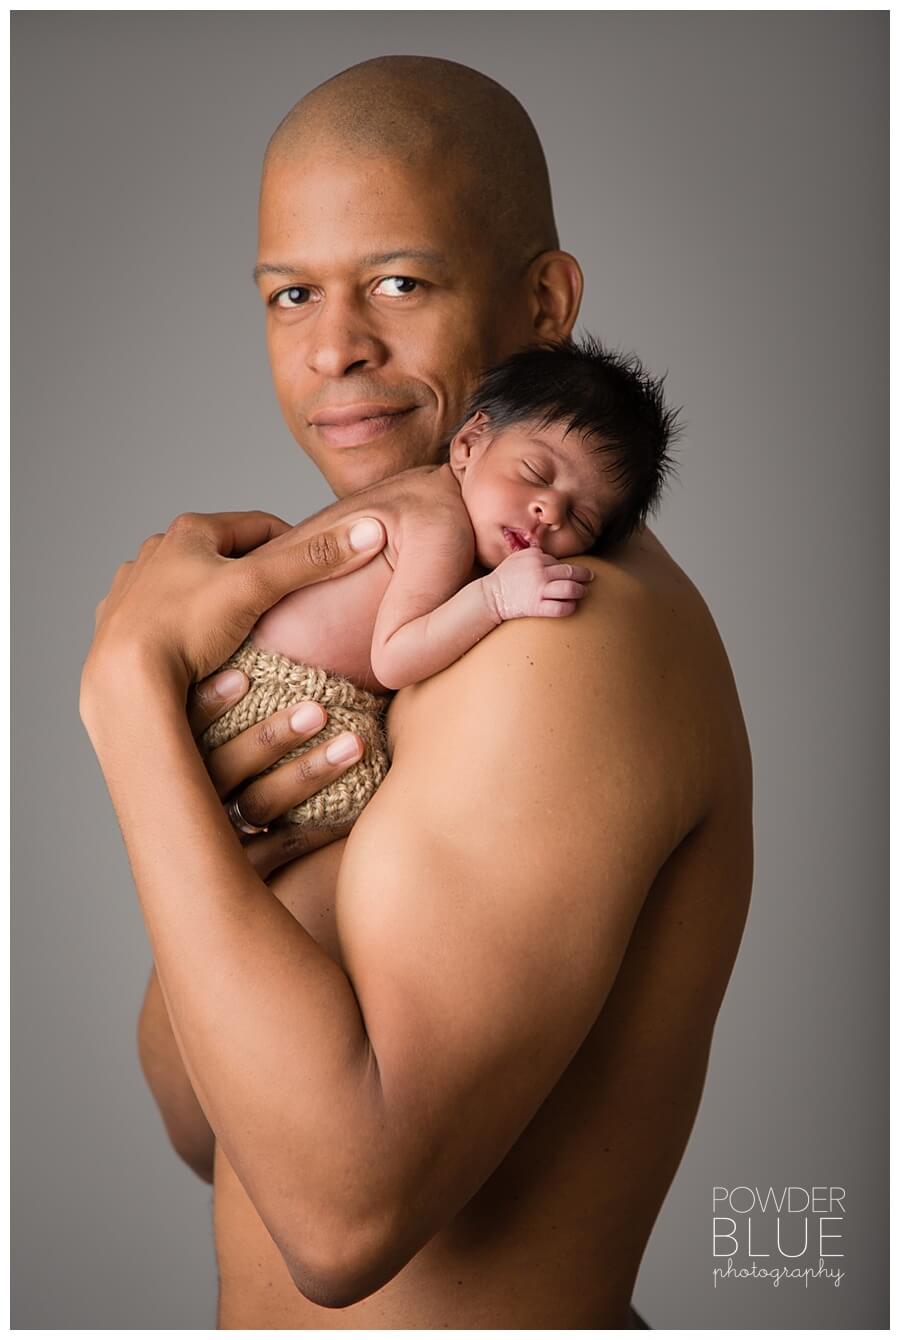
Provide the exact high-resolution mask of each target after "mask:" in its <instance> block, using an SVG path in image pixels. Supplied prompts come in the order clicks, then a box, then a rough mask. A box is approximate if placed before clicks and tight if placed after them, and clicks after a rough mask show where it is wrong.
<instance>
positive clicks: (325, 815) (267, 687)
mask: <svg viewBox="0 0 900 1340" xmlns="http://www.w3.org/2000/svg"><path fill="white" fill-rule="evenodd" d="M233 666H234V667H236V668H237V669H238V670H243V672H244V674H245V675H247V677H248V678H249V680H250V689H249V691H248V692H247V693H246V694H245V696H244V697H243V698H242V699H241V701H240V702H239V703H236V704H235V706H234V707H230V708H229V709H228V711H227V712H226V713H225V714H224V715H223V716H220V717H219V719H218V720H217V721H214V722H213V723H212V725H211V726H209V727H208V728H207V729H206V730H205V731H204V732H203V734H202V735H201V737H200V748H201V751H202V752H204V753H205V752H206V751H207V750H209V749H214V748H215V747H216V746H217V745H220V744H225V742H226V741H227V740H230V739H232V738H233V737H234V736H235V735H239V734H240V732H241V731H243V730H246V729H247V727H248V726H253V725H255V724H256V723H257V722H258V721H264V720H265V719H266V717H269V716H271V715H272V713H273V712H277V711H278V710H279V709H280V708H282V707H290V706H291V705H292V704H294V703H299V702H302V701H304V700H307V699H309V700H312V701H314V702H317V703H321V704H322V706H323V707H324V708H325V711H326V712H327V713H328V720H327V721H326V723H325V725H324V726H323V727H322V729H321V730H320V731H319V733H318V735H314V736H313V738H312V739H311V740H308V741H307V742H306V743H305V744H301V745H300V746H299V747H298V748H297V749H292V750H291V752H290V753H289V754H285V755H283V757H282V758H280V759H278V761H277V762H276V763H273V764H272V765H271V767H269V768H266V769H265V771H266V772H271V771H272V769H273V768H277V767H280V766H281V764H282V763H284V762H285V761H286V760H287V759H291V758H299V756H300V755H301V754H304V753H305V752H306V751H307V749H311V748H312V747H313V745H318V744H321V743H322V742H323V741H325V740H330V739H331V738H332V736H334V735H340V734H341V732H342V731H345V730H350V731H353V732H354V733H355V734H356V735H359V736H361V738H362V739H363V740H364V741H365V746H366V748H365V753H364V754H363V756H362V758H361V759H360V760H359V762H358V763H354V765H353V767H352V768H348V769H347V771H346V772H344V773H342V774H341V776H340V777H338V778H337V780H336V781H334V782H330V783H329V784H328V786H326V787H325V788H324V789H323V790H321V791H317V792H316V794H315V795H313V796H310V798H309V800H306V801H304V802H303V804H302V805H295V806H294V807H293V808H292V809H290V810H288V811H287V813H286V815H285V816H284V817H285V818H286V819H288V820H289V821H290V822H291V823H295V824H308V825H310V826H313V827H315V826H318V825H321V824H342V823H345V822H348V821H352V820H354V819H356V818H357V817H358V816H359V814H360V813H361V811H362V809H363V808H364V806H365V805H366V804H367V802H368V801H369V800H371V798H372V796H373V795H374V794H375V791H376V790H377V788H378V786H379V785H380V783H381V781H382V780H383V778H384V775H385V773H386V772H387V770H388V767H389V760H388V755H387V744H386V740H385V734H384V712H385V709H386V707H387V705H388V702H389V700H390V699H389V696H385V697H382V698H378V697H376V696H375V694H373V693H367V692H366V690H365V689H360V688H357V686H356V685H355V684H354V683H352V682H351V681H350V680H349V679H341V678H339V677H338V676H337V675H332V674H329V673H328V671H327V670H321V669H319V668H318V667H317V666H315V665H302V664H301V663H300V662H299V661H292V660H290V659H289V658H288V657H287V656H281V655H280V654H279V653H278V652H276V651H264V650H263V649H262V648H261V647H255V646H254V645H253V643H252V642H251V641H250V639H249V638H247V640H246V642H244V643H243V644H242V646H240V647H238V649H237V651H236V652H235V653H234V655H233V656H230V657H229V658H228V660H227V661H226V662H225V664H224V665H223V666H220V667H219V668H220V670H230V669H231V668H232V667H233ZM263 775H264V774H263Z"/></svg>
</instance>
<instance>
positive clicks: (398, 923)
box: [338, 624, 665, 1232]
mask: <svg viewBox="0 0 900 1340" xmlns="http://www.w3.org/2000/svg"><path fill="white" fill-rule="evenodd" d="M520 627H521V626H520ZM510 631H511V632H513V629H512V628H511V629H510ZM551 631H552V632H555V633H556V636H557V637H558V636H559V632H560V630H559V629H558V626H557V628H556V629H553V630H551V629H550V628H549V627H548V628H547V631H546V632H544V631H542V630H538V631H536V630H535V625H534V624H531V632H530V633H529V632H528V631H527V630H525V629H523V631H522V632H520V633H519V635H518V636H516V635H515V634H514V635H513V636H512V637H508V638H504V639H503V641H502V645H501V640H500V639H499V638H491V639H488V642H491V641H493V642H494V647H493V648H492V649H491V650H490V651H488V649H487V647H486V645H485V648H484V653H485V654H483V655H482V654H480V653H473V654H472V655H470V656H469V657H466V658H465V662H461V663H460V664H459V665H458V666H456V667H454V668H453V669H452V670H451V671H450V672H448V673H447V675H445V676H443V677H442V680H443V681H445V682H444V683H443V684H442V685H441V690H442V691H443V690H446V691H445V692H442V696H441V697H440V698H438V696H437V695H436V694H435V695H434V702H435V703H436V704H437V703H439V702H441V703H442V704H443V708H444V710H443V711H435V712H434V713H432V714H431V717H430V725H429V731H428V737H427V739H425V738H422V739H421V741H420V747H415V742H414V747H413V749H412V751H411V752H409V750H404V749H402V748H401V750H399V751H398V753H397V755H395V763H394V768H393V769H392V773H391V774H390V775H389V777H388V779H387V780H386V782H385V783H384V785H383V786H382V788H381V791H380V792H379V794H378V796H376V797H375V799H374V800H373V802H372V803H371V805H370V806H369V809H368V810H367V813H366V814H365V815H364V816H363V818H362V819H361V820H360V822H359V823H358V824H357V827H356V830H355V832H354V834H353V836H352V838H351V840H350V842H349V843H348V847H347V852H346V859H345V863H344V866H343V867H342V871H341V882H340V887H339V894H338V923H339V930H340V935H341V942H342V946H343V949H344V961H345V965H346V969H347V972H348V975H349V976H350V979H351V981H352V983H353V986H354V990H355V991H356V994H357V998H358V999H359V1002H360V1008H361V1010H362V1013H363V1016H364V1019H365V1023H366V1028H367V1031H368V1035H369V1039H370V1042H371V1045H372V1050H373V1052H374V1054H375V1056H376V1058H377V1061H378V1065H379V1071H380V1074H381V1083H382V1089H383V1092H384V1097H385V1103H386V1108H387V1117H388V1121H389V1122H390V1123H392V1125H393V1128H394V1129H395V1130H396V1131H397V1132H398V1133H401V1132H402V1136H401V1135H399V1134H398V1139H397V1142H396V1143H395V1146H394V1157H395V1159H396V1168H395V1174H396V1182H397V1186H398V1195H400V1194H401V1192H402V1195H403V1196H404V1197H405V1198H406V1200H407V1203H408V1204H409V1203H410V1202H411V1203H412V1204H414V1205H415V1207H416V1213H417V1214H418V1222H419V1224H420V1226H422V1227H423V1228H424V1229H427V1228H429V1227H430V1229H431V1231H432V1232H433V1231H435V1230H436V1229H437V1228H438V1227H439V1226H440V1223H441V1222H445V1221H446V1218H448V1217H449V1216H450V1215H452V1214H453V1213H455V1212H456V1210H457V1209H458V1208H459V1207H460V1206H461V1205H463V1204H464V1203H465V1202H466V1200H468V1199H469V1197H470V1196H471V1195H472V1194H474V1192H475V1191H476V1190H477V1188H478V1187H479V1186H480V1185H481V1183H482V1182H483V1181H484V1180H485V1178H486V1177H487V1176H489V1175H490V1173H491V1172H492V1171H493V1169H494V1168H495V1167H496V1166H497V1165H498V1163H499V1162H500V1160H501V1159H502V1158H503V1157H504V1155H505V1153H506V1152H507V1150H508V1149H509V1148H510V1147H511V1145H512V1144H513V1143H514V1141H515V1140H516V1139H517V1138H518V1135H519V1134H520V1132H521V1131H522V1129H523V1128H524V1126H525V1125H526V1124H527V1123H528V1121H529V1120H530V1119H531V1117H532V1116H533V1115H534V1113H535V1111H536V1110H537V1108H538V1107H539V1106H540V1104H541V1102H543V1100H544V1098H545V1097H546V1096H547V1094H548V1093H549V1091H550V1090H551V1089H552V1087H553V1085H554V1084H555V1083H556V1080H557V1079H558V1077H559V1075H560V1074H561V1073H562V1071H563V1070H564V1069H565V1067H566V1065H567V1064H568V1063H569V1061H570V1060H571V1058H572V1056H573V1055H574V1053H575V1052H576V1051H577V1049H578V1047H579V1046H580V1045H581V1042H582V1041H583V1039H584V1037H585V1036H586V1034H587V1032H588V1030H589V1029H590V1027H591V1025H592V1023H593V1022H594V1020H595V1019H596V1017H597V1014H598V1012H599V1010H600V1009H601V1007H602V1005H603V1001H604V999H605V997H606V995H607V993H608V991H609V988H610V986H611V985H612V982H613V981H614V979H615V975H616V972H617V971H618V967H619V964H620V962H621V959H622V956H623V954H624V951H625V948H626V946H627V943H628V939H629V936H630V934H631V929H632V926H633V924H634V920H635V918H636V916H637V914H638V912H639V910H640V907H641V905H642V902H643V898H644V896H645V895H646V891H647V889H648V887H649V885H650V883H651V882H652V878H653V875H654V874H655V872H656V869H657V868H658V865H659V864H660V863H661V862H660V861H659V860H657V858H656V856H655V855H654V850H655V849H660V848H661V845H662V843H663V841H664V839H663V832H664V829H665V823H664V821H663V819H662V816H661V815H658V814H655V813H654V809H655V808H658V807H657V806H656V802H655V801H654V799H653V797H652V794H651V793H650V792H649V791H648V790H647V788H646V787H643V788H642V782H641V778H640V776H639V773H640V767H639V766H635V759H634V757H633V755H634V748H635V746H637V745H638V744H639V738H638V736H637V734H636V724H637V716H639V713H637V712H636V711H635V710H634V709H635V706H636V705H635V704H634V703H632V704H631V705H630V706H629V704H628V703H627V702H625V701H622V700H621V699H622V693H621V692H620V693H619V695H618V696H619V698H620V701H619V702H618V703H616V702H615V701H614V702H612V703H607V702H605V701H604V699H603V697H602V696H601V695H598V693H597V682H596V666H594V665H593V664H591V667H590V673H589V674H588V675H585V674H584V673H583V672H584V665H583V663H582V662H583V660H584V656H583V653H584V652H585V651H586V650H587V648H585V647H584V646H582V645H580V643H581V641H582V640H583V637H584V631H583V630H582V637H581V638H579V636H578V635H577V634H576V633H575V630H574V629H573V630H572V633H571V634H570V635H569V643H568V645H567V646H565V647H564V646H563V645H562V643H560V642H558V643H557V645H556V646H555V647H554V646H553V644H552V641H548V635H549V633H550V632H551ZM505 632H506V629H504V633H505ZM454 680H455V681H456V682H453V681H454ZM621 684H622V686H623V687H625V690H626V691H625V695H624V696H625V697H626V698H627V697H628V691H627V681H626V680H625V679H622V680H621ZM476 695H477V696H476ZM615 697H616V694H615V692H614V694H613V698H614V699H615ZM629 769H630V773H631V776H630V777H629V775H628V774H629ZM635 787H637V788H638V790H637V791H636V790H635ZM640 790H643V797H642V799H641V800H640V801H639V800H638V798H637V797H638V792H639V791H640ZM654 827H655V828H656V829H657V830H658V836H655V835H654V833H653V831H652V830H653V829H654Z"/></svg>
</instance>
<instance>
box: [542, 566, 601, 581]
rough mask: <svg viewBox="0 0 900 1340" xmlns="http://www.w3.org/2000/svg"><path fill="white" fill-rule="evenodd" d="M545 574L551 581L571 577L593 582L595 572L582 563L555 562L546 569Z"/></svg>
mask: <svg viewBox="0 0 900 1340" xmlns="http://www.w3.org/2000/svg"><path fill="white" fill-rule="evenodd" d="M544 576H545V577H546V578H548V579H549V580H550V581H556V580H558V579H560V578H561V579H563V580H565V579H569V580H571V581H575V582H592V581H593V580H594V574H593V573H592V572H591V570H590V568H586V567H584V566H583V565H582V564H581V563H555V564H554V565H553V567H552V568H545V569H544Z"/></svg>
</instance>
